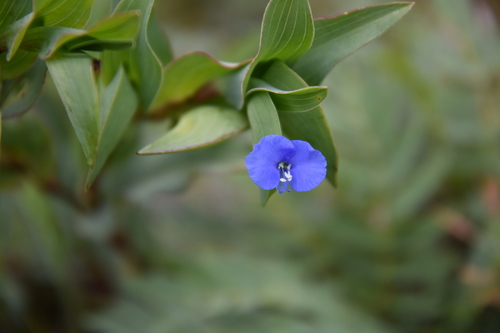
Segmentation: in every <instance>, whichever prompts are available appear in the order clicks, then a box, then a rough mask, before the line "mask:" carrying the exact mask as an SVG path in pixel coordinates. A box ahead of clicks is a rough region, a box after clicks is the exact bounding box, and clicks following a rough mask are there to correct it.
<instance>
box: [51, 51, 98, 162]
mask: <svg viewBox="0 0 500 333" xmlns="http://www.w3.org/2000/svg"><path fill="white" fill-rule="evenodd" d="M46 64H47V67H48V69H49V72H50V76H51V77H52V80H53V81H54V84H55V86H56V89H57V92H58V93H59V96H60V97H61V100H62V102H63V104H64V106H65V108H66V111H67V113H68V117H69V119H70V121H71V124H72V125H73V128H74V129H75V132H76V135H77V137H78V140H79V141H80V144H81V146H82V148H83V152H84V153H85V157H86V158H87V163H88V165H89V166H91V167H92V166H93V159H94V156H95V152H96V147H97V140H98V137H99V100H98V93H97V87H96V82H95V78H94V72H93V66H92V60H91V59H90V58H87V57H56V58H51V59H50V60H47V61H46Z"/></svg>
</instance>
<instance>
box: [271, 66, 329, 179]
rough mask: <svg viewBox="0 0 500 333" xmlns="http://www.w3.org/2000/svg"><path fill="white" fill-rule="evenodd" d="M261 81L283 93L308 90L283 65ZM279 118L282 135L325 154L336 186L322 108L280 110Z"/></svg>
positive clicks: (327, 129)
mask: <svg viewBox="0 0 500 333" xmlns="http://www.w3.org/2000/svg"><path fill="white" fill-rule="evenodd" d="M262 79H263V80H264V81H266V82H268V83H269V84H272V85H273V86H276V87H277V88H281V89H283V90H292V89H300V88H304V87H307V84H306V83H305V82H304V81H303V80H302V79H301V78H300V77H299V76H298V75H297V74H296V73H295V72H293V71H292V70H291V69H290V68H289V67H288V66H287V65H286V64H284V63H283V62H281V61H276V62H274V63H273V64H272V65H271V66H270V67H269V69H268V70H267V72H266V73H265V74H264V75H263V76H262ZM278 115H279V120H280V122H281V127H282V129H283V133H285V135H286V136H287V137H288V138H289V139H292V140H303V141H307V142H309V143H310V144H311V146H313V147H314V148H315V149H317V150H319V151H321V152H322V153H323V155H324V156H325V158H326V160H327V163H328V164H327V176H326V177H327V179H328V180H329V181H330V182H331V183H332V185H334V186H336V183H337V182H336V174H337V164H338V161H337V152H336V150H335V145H334V143H333V138H332V134H331V131H330V127H329V126H328V123H327V121H326V119H325V116H324V114H323V110H322V109H321V107H316V108H314V109H312V110H309V111H307V112H288V111H282V110H279V109H278Z"/></svg>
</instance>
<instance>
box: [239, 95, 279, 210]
mask: <svg viewBox="0 0 500 333" xmlns="http://www.w3.org/2000/svg"><path fill="white" fill-rule="evenodd" d="M247 113H248V119H249V121H250V127H251V129H252V135H253V142H254V144H257V143H258V142H259V141H260V139H262V138H263V137H265V136H266V135H271V134H279V135H281V134H282V131H281V124H280V119H279V118H278V111H277V110H276V107H275V106H274V103H273V101H272V99H271V96H270V94H269V92H267V91H256V92H253V93H252V94H251V95H249V98H248V105H247ZM275 192H276V190H275V189H273V190H271V191H266V190H263V189H260V202H261V205H262V206H265V204H266V203H267V201H269V198H271V196H272V195H273V194H274V193H275Z"/></svg>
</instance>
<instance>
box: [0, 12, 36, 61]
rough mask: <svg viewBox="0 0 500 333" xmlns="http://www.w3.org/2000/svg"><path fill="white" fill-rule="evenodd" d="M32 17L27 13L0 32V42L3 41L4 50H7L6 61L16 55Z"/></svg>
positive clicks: (31, 14)
mask: <svg viewBox="0 0 500 333" xmlns="http://www.w3.org/2000/svg"><path fill="white" fill-rule="evenodd" d="M34 17H35V16H34V15H33V13H29V14H28V15H26V16H24V17H23V18H21V19H19V20H17V21H15V22H14V23H12V24H10V25H9V26H8V27H6V28H5V29H3V30H2V31H1V32H0V40H2V41H5V43H6V48H7V49H8V50H9V51H8V52H7V57H6V58H7V60H11V59H12V58H13V57H14V55H15V54H16V52H17V50H18V49H19V46H20V45H21V41H22V40H23V38H24V36H25V34H26V31H27V30H28V28H29V26H30V25H31V22H33V19H34ZM3 43H4V42H2V44H3Z"/></svg>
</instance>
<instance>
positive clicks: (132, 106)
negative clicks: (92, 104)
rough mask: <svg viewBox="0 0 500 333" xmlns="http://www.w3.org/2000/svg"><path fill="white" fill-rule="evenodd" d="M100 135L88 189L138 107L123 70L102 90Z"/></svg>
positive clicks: (89, 176) (87, 185) (88, 177)
mask: <svg viewBox="0 0 500 333" xmlns="http://www.w3.org/2000/svg"><path fill="white" fill-rule="evenodd" d="M100 95H101V96H100V97H101V103H100V107H101V108H100V111H101V116H100V119H101V120H100V123H101V125H100V133H99V141H98V143H97V152H96V156H95V163H94V165H93V167H91V168H90V171H89V174H88V176H87V183H86V188H87V189H88V188H89V187H90V186H91V185H92V183H93V182H94V180H95V178H96V176H97V175H98V173H99V171H100V170H101V168H102V166H103V165H104V162H105V161H106V159H107V158H108V156H109V154H110V153H111V152H112V151H113V149H114V148H115V146H116V145H117V144H118V141H119V140H120V138H121V137H122V135H123V133H124V132H125V130H126V128H127V125H128V124H129V122H130V120H131V119H132V116H133V115H134V111H135V110H136V107H137V98H136V95H135V92H134V89H133V88H132V86H131V85H130V83H129V82H128V80H127V77H126V75H125V72H124V71H123V69H120V70H119V71H118V72H117V73H116V76H115V78H114V79H113V80H112V81H111V83H110V84H109V85H108V86H107V87H105V88H103V89H102V90H101V94H100Z"/></svg>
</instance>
